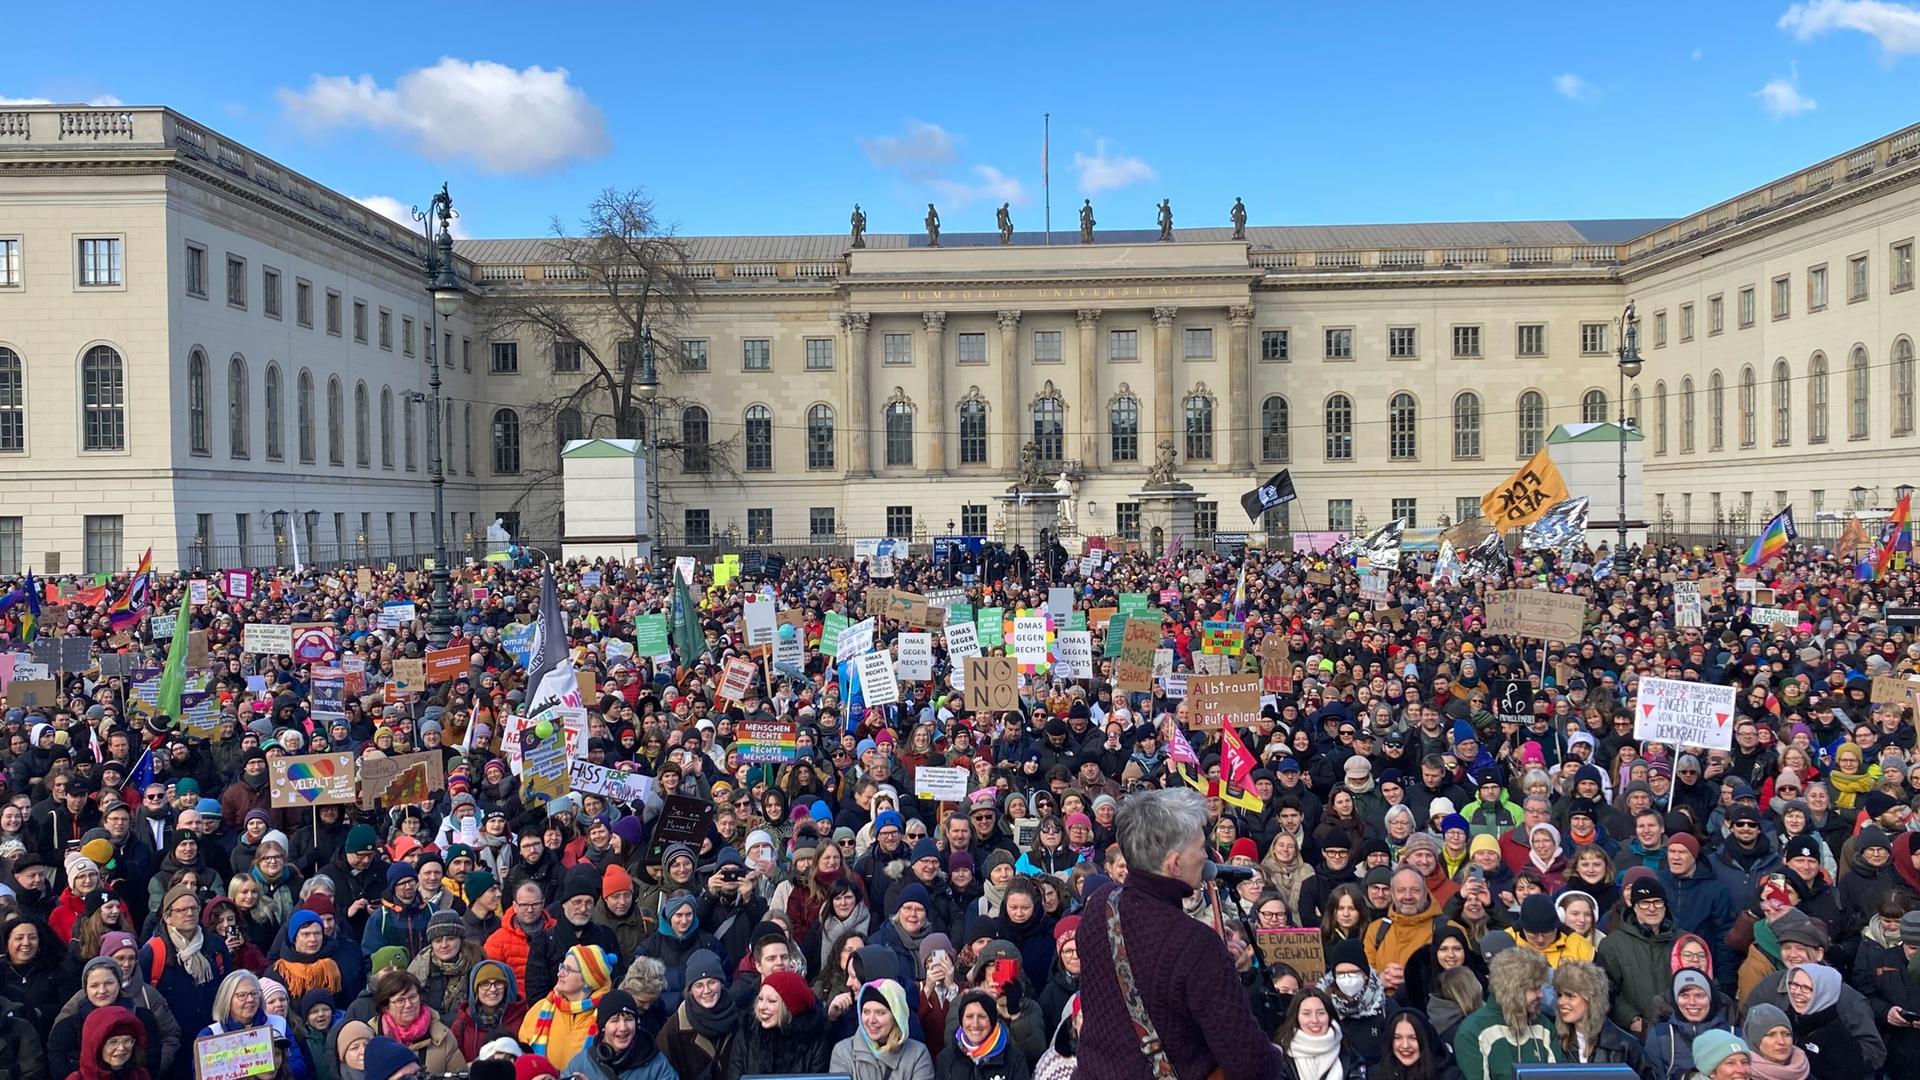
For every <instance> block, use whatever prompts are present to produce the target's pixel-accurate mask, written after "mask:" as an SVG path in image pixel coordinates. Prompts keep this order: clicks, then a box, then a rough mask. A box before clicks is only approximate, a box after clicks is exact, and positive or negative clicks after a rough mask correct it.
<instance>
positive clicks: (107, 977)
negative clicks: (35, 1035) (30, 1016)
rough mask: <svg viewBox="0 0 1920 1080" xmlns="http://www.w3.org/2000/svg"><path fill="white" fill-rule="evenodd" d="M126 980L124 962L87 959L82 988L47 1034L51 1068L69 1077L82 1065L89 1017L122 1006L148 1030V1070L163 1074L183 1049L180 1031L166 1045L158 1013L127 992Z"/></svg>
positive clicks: (98, 958) (103, 958) (81, 982)
mask: <svg viewBox="0 0 1920 1080" xmlns="http://www.w3.org/2000/svg"><path fill="white" fill-rule="evenodd" d="M126 990H127V988H126V980H125V977H124V976H123V975H121V973H120V965H118V964H116V963H114V962H113V960H112V959H110V958H108V957H104V956H96V957H94V958H93V959H92V960H89V961H87V964H86V967H84V968H82V969H81V972H80V989H79V990H77V991H75V992H74V995H73V997H72V998H71V999H70V1000H68V1002H67V1004H66V1007H65V1008H63V1009H61V1010H60V1014H59V1015H58V1016H56V1017H54V1020H53V1030H52V1032H51V1033H49V1034H48V1036H47V1063H48V1068H49V1069H50V1071H52V1072H55V1073H59V1074H60V1075H62V1076H65V1075H66V1074H67V1073H70V1072H73V1071H74V1070H75V1069H78V1068H79V1067H80V1040H81V1032H82V1030H83V1028H84V1026H85V1024H86V1022H87V1017H88V1016H90V1015H92V1014H93V1012H94V1010H96V1009H104V1008H106V1007H108V1006H110V1005H118V1006H119V1007H121V1008H123V1009H126V1010H127V1011H128V1012H131V1013H133V1015H134V1016H135V1017H137V1018H139V1020H140V1023H141V1025H142V1026H144V1027H145V1028H146V1029H147V1040H146V1045H147V1051H146V1065H147V1071H149V1072H151V1073H153V1075H155V1076H159V1075H160V1073H161V1070H162V1069H163V1068H164V1067H165V1066H166V1065H168V1064H171V1063H172V1055H173V1054H176V1053H178V1052H179V1050H180V1032H179V1030H178V1029H177V1028H176V1029H175V1030H174V1032H173V1037H172V1044H171V1045H170V1046H166V1047H164V1049H165V1056H164V1058H163V1055H162V1050H163V1038H164V1037H163V1035H162V1032H161V1030H160V1024H159V1021H158V1020H157V1019H156V1018H155V1017H154V1015H153V1014H152V1013H151V1012H149V1011H147V1010H146V1009H144V1008H142V1007H140V1005H139V1004H138V1003H137V1002H135V1001H134V1000H133V998H132V997H131V996H129V995H128V994H127V992H126Z"/></svg>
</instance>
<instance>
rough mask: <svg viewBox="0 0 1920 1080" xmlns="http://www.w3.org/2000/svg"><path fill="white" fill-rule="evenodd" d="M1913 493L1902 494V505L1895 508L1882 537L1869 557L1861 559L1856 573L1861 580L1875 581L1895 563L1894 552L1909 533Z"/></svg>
mask: <svg viewBox="0 0 1920 1080" xmlns="http://www.w3.org/2000/svg"><path fill="white" fill-rule="evenodd" d="M1912 503H1913V496H1912V495H1902V496H1901V497H1900V505H1898V506H1896V507H1894V508H1893V516H1892V517H1891V518H1888V519H1887V524H1886V526H1885V527H1884V528H1882V529H1881V530H1880V539H1879V540H1878V541H1876V542H1875V543H1874V545H1873V549H1872V550H1871V551H1870V552H1869V553H1868V555H1867V557H1866V558H1864V559H1862V560H1860V566H1859V569H1858V572H1857V573H1856V574H1855V575H1854V576H1856V577H1858V578H1859V579H1860V580H1861V581H1874V580H1876V579H1878V578H1879V577H1880V576H1881V575H1883V574H1885V573H1886V572H1887V567H1888V566H1890V565H1892V564H1893V553H1894V552H1896V551H1898V550H1900V549H1901V547H1902V546H1903V541H1904V539H1905V537H1906V535H1907V519H1908V517H1909V516H1910V514H1911V513H1912Z"/></svg>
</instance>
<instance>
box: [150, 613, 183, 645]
mask: <svg viewBox="0 0 1920 1080" xmlns="http://www.w3.org/2000/svg"><path fill="white" fill-rule="evenodd" d="M179 621H180V616H178V615H154V616H150V617H149V618H148V619H147V632H148V633H150V634H152V635H153V640H155V641H170V640H172V639H173V627H174V624H175V623H177V622H179Z"/></svg>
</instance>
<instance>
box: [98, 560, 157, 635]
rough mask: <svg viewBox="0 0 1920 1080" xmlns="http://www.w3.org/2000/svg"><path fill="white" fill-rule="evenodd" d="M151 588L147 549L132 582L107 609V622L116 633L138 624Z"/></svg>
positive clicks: (151, 569)
mask: <svg viewBox="0 0 1920 1080" xmlns="http://www.w3.org/2000/svg"><path fill="white" fill-rule="evenodd" d="M152 587H153V549H152V548H151V547H149V548H148V549H147V553H146V554H145V555H142V556H140V566H139V568H138V569H136V570H134V572H133V580H132V581H129V582H128V583H127V590H126V591H125V592H123V593H121V594H120V597H119V599H117V600H115V601H114V602H113V606H111V607H109V608H108V609H107V621H108V622H110V623H111V624H112V625H113V628H114V630H115V631H116V632H117V631H121V630H125V629H127V628H128V627H131V626H133V625H134V624H136V623H138V622H139V621H140V617H141V616H143V615H145V614H146V613H147V600H148V592H149V590H151V589H152Z"/></svg>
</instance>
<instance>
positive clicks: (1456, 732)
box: [1453, 720, 1480, 746]
mask: <svg viewBox="0 0 1920 1080" xmlns="http://www.w3.org/2000/svg"><path fill="white" fill-rule="evenodd" d="M1468 739H1472V740H1473V741H1474V742H1479V741H1480V733H1479V732H1477V731H1475V730H1473V725H1472V724H1469V723H1467V722H1466V721H1465V720H1455V721H1454V722H1453V744H1454V745H1455V746H1458V745H1460V744H1461V743H1463V742H1465V741H1467V740H1468Z"/></svg>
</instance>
